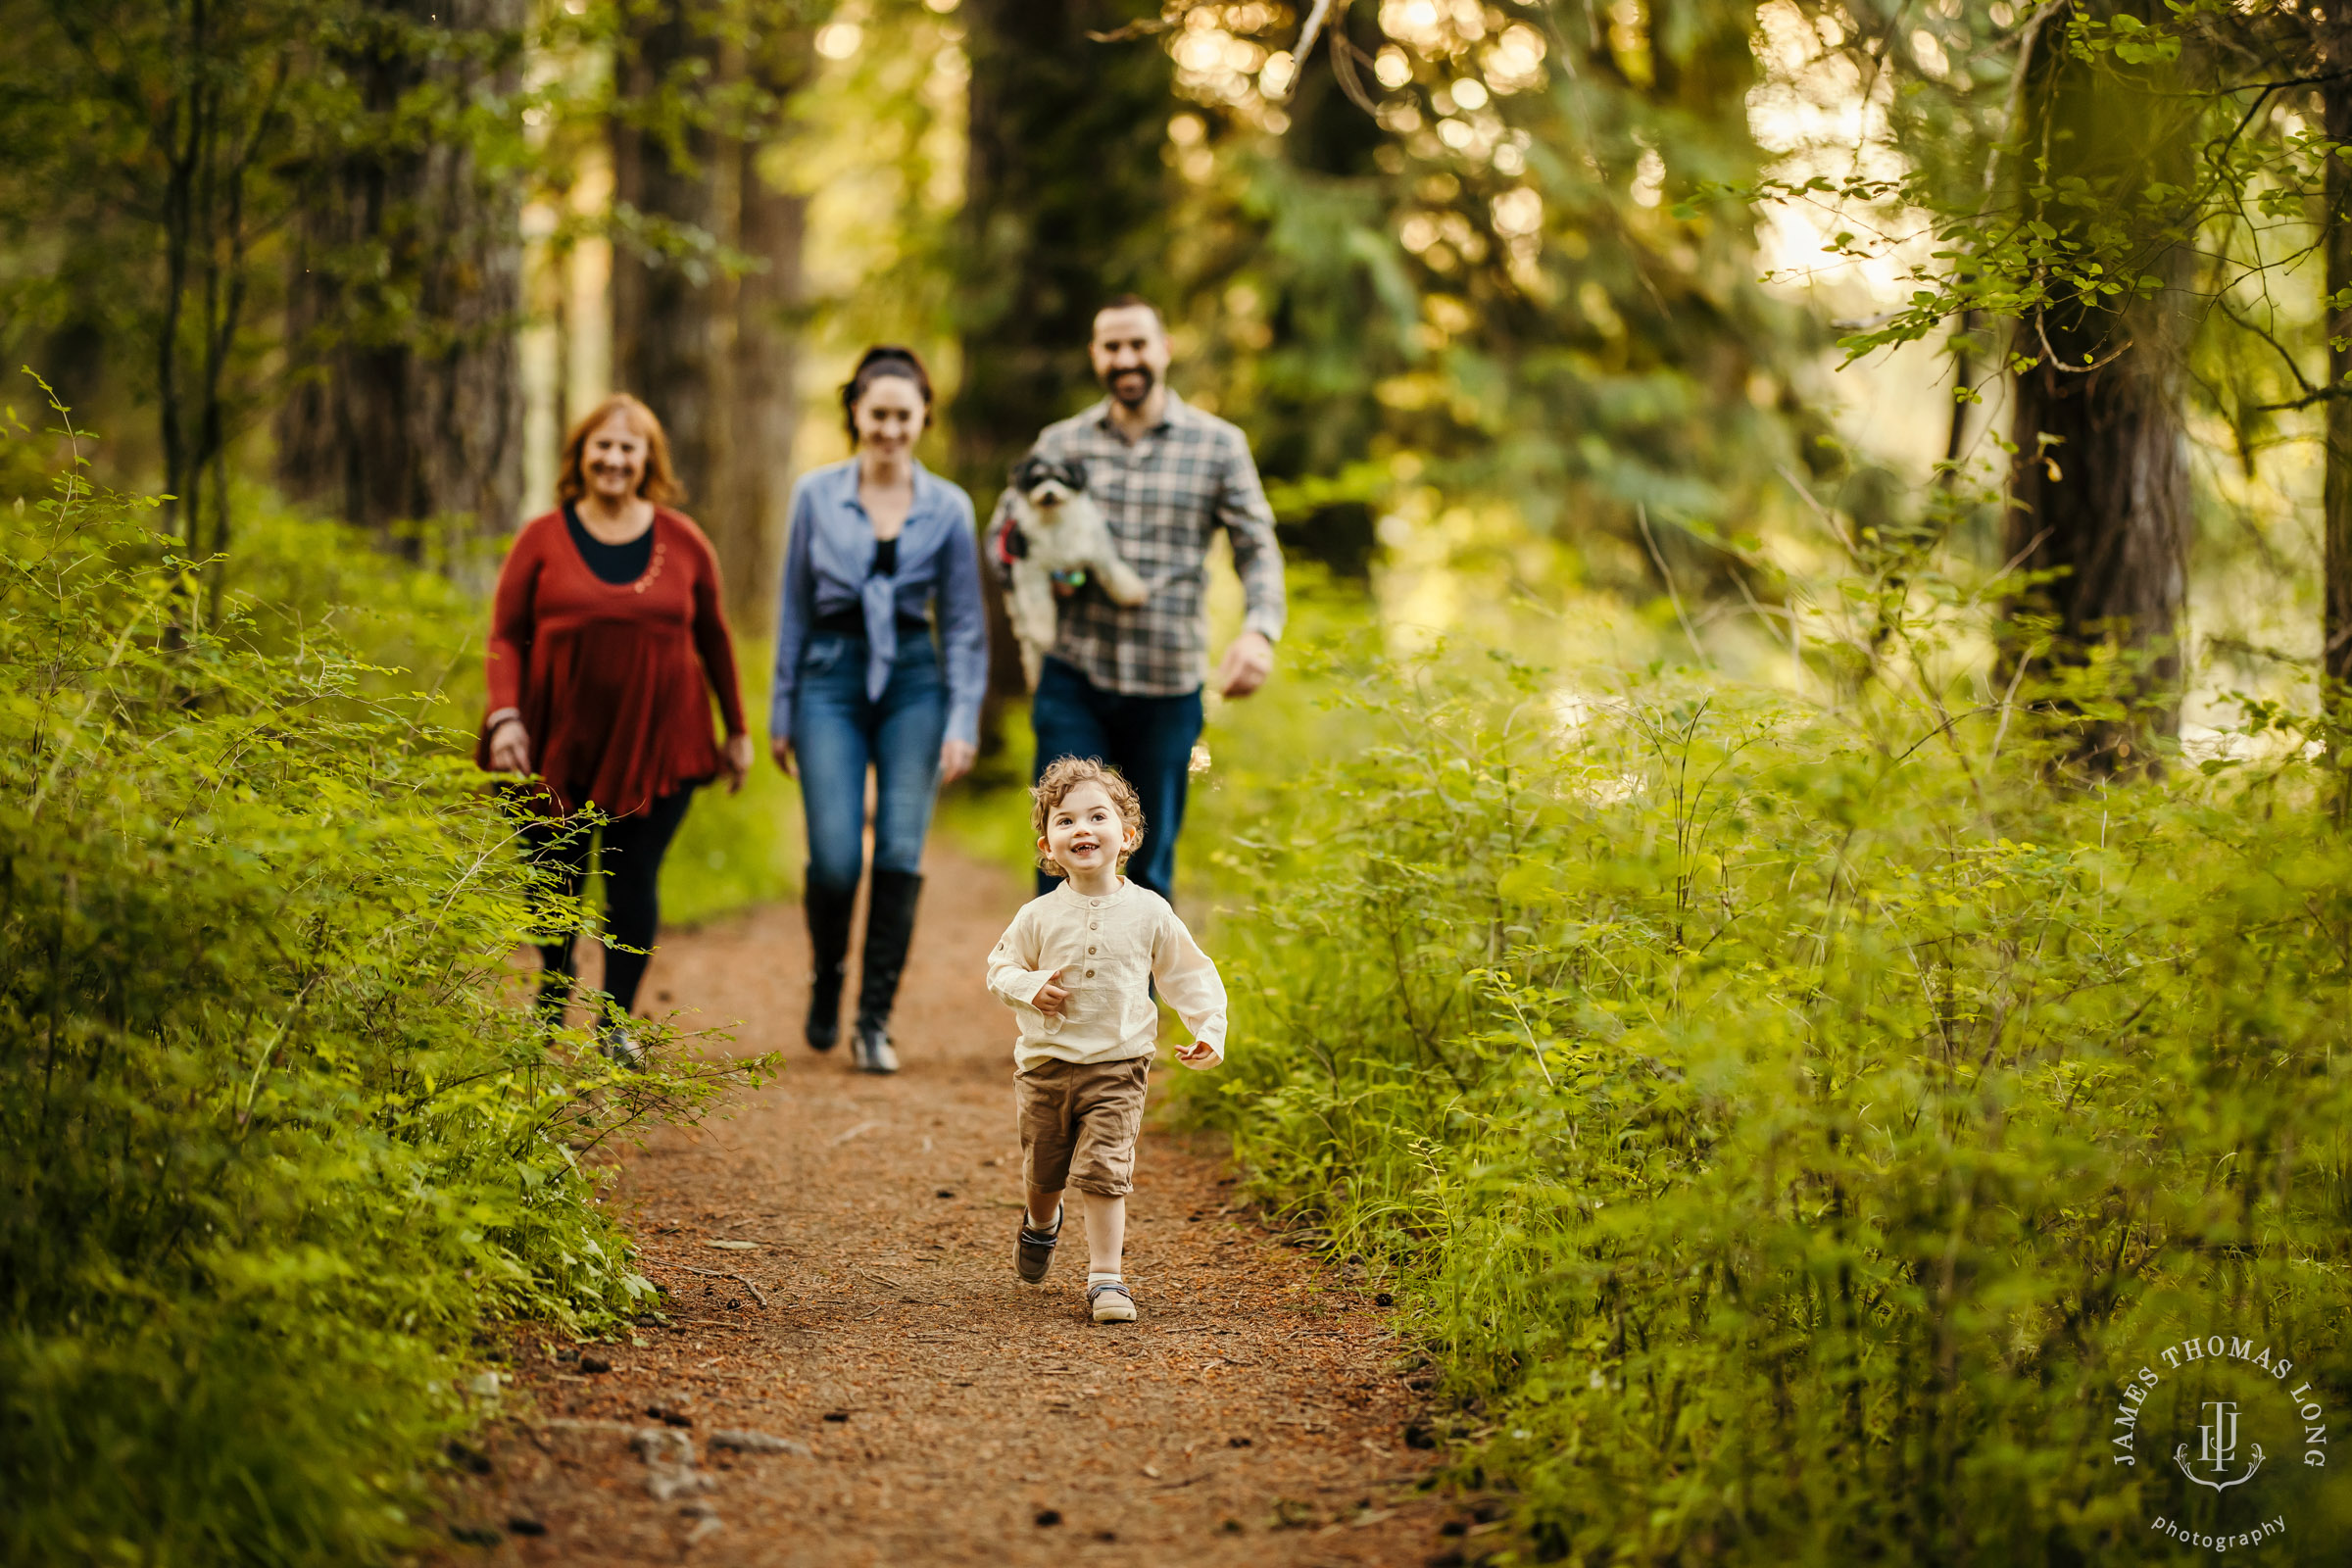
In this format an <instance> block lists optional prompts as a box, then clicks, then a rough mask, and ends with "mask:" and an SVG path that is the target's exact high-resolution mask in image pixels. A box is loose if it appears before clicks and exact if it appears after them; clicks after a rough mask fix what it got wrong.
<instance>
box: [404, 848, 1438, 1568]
mask: <svg viewBox="0 0 2352 1568" xmlns="http://www.w3.org/2000/svg"><path fill="white" fill-rule="evenodd" d="M929 871H930V875H929V879H928V881H927V882H926V885H925V888H924V892H923V904H922V908H921V913H920V919H919V921H918V924H917V926H916V932H915V948H914V952H913V954H912V956H911V959H910V962H909V964H908V973H907V984H906V987H905V990H904V993H903V996H902V999H901V1003H900V1007H899V1013H898V1016H897V1017H896V1018H895V1019H894V1020H893V1025H892V1029H893V1034H894V1036H895V1038H896V1039H897V1041H898V1043H899V1048H900V1055H901V1057H902V1059H903V1060H904V1061H905V1063H906V1070H905V1071H904V1072H902V1073H901V1074H899V1075H898V1076H897V1077H895V1078H871V1077H863V1076H859V1075H858V1074H855V1073H853V1072H851V1071H850V1070H849V1066H848V1062H847V1060H846V1055H847V1054H846V1053H843V1052H837V1053H835V1054H832V1055H830V1056H819V1055H815V1054H811V1053H810V1052H809V1050H808V1049H807V1048H806V1047H805V1046H803V1045H802V1044H801V1042H800V1038H799V1036H800V1019H801V1015H802V1013H803V1011H804V1010H805V1008H806V1006H807V990H806V979H805V977H806V975H807V973H808V967H809V960H808V952H807V944H806V941H805V938H804V934H803V928H802V924H801V916H800V911H799V910H798V909H797V908H794V907H778V908H768V909H761V910H757V911H754V912H752V913H750V914H748V915H745V916H742V917H740V918H737V919H733V920H729V921H727V922H724V923H721V924H717V925H714V926H711V927H709V928H706V929H703V930H700V931H690V932H673V933H670V934H669V935H668V936H667V938H666V939H665V940H664V942H663V944H662V948H661V950H660V951H659V952H658V953H657V954H656V956H655V958H654V962H653V974H652V976H651V977H650V984H649V986H648V994H649V995H655V996H659V995H661V994H662V993H663V992H667V993H669V994H670V995H671V997H672V998H673V999H674V1001H673V1003H672V1005H675V1006H677V1007H678V1008H680V1009H681V1013H682V1015H681V1017H680V1018H679V1020H678V1021H679V1022H680V1023H682V1024H684V1025H686V1026H687V1027H690V1028H692V1027H719V1028H727V1029H729V1030H730V1031H731V1032H732V1033H733V1034H734V1036H735V1045H734V1047H733V1049H735V1050H738V1051H743V1052H754V1051H767V1050H782V1051H785V1052H787V1054H788V1055H789V1059H790V1063H791V1065H790V1068H789V1070H788V1071H787V1072H786V1073H785V1074H784V1075H783V1076H782V1077H781V1078H780V1079H778V1080H777V1081H776V1082H774V1083H772V1084H771V1085H769V1086H768V1088H766V1089H765V1090H763V1091H762V1092H760V1094H759V1095H757V1096H753V1097H748V1098H747V1099H746V1100H745V1101H744V1102H743V1103H741V1104H740V1105H739V1106H738V1107H737V1109H736V1112H735V1114H734V1115H733V1116H732V1117H730V1118H729V1119H725V1120H719V1121H714V1122H712V1123H711V1124H710V1125H708V1126H706V1127H704V1128H702V1129H700V1130H697V1131H693V1132H678V1131H665V1132H662V1133H660V1134H658V1135H656V1136H655V1137H654V1138H653V1139H652V1140H651V1142H650V1143H649V1145H648V1146H647V1147H646V1148H645V1149H644V1150H642V1151H640V1152H636V1153H634V1154H632V1155H631V1156H630V1157H629V1158H628V1159H627V1160H626V1162H625V1167H624V1174H623V1178H622V1181H621V1184H620V1191H619V1197H618V1199H617V1201H619V1202H621V1203H623V1204H624V1205H627V1206H628V1207H629V1208H630V1209H632V1210H633V1218H632V1222H633V1224H634V1226H635V1228H636V1231H637V1234H638V1237H639V1240H640V1245H641V1247H642V1249H643V1256H642V1259H641V1266H642V1267H643V1269H644V1271H645V1272H646V1274H647V1275H648V1276H649V1277H651V1278H652V1279H654V1280H656V1281H659V1282H660V1283H661V1284H662V1285H663V1286H665V1287H666V1288H667V1289H668V1291H669V1293H670V1294H669V1297H668V1299H667V1303H666V1311H667V1315H668V1317H669V1319H670V1321H669V1322H668V1323H667V1324H662V1325H645V1326H641V1327H639V1328H638V1329H637V1330H636V1331H635V1336H634V1337H635V1340H636V1341H637V1343H636V1344H624V1345H620V1346H616V1347H594V1348H579V1353H577V1354H576V1355H575V1356H574V1358H573V1359H570V1360H564V1359H562V1358H561V1356H562V1355H563V1354H564V1353H565V1352H568V1351H571V1350H572V1349H573V1348H572V1347H569V1346H565V1345H560V1344H559V1345H540V1344H537V1343H535V1342H526V1343H525V1344H523V1345H520V1346H518V1347H517V1348H516V1349H517V1353H516V1355H515V1362H514V1364H513V1365H512V1367H510V1368H509V1372H510V1374H511V1377H512V1388H511V1389H510V1391H509V1397H508V1403H509V1413H510V1415H511V1416H512V1417H513V1420H512V1424H510V1425H509V1426H507V1427H505V1428H504V1429H502V1430H501V1432H500V1433H498V1434H496V1435H495V1436H496V1441H495V1442H494V1443H492V1444H491V1447H492V1449H493V1453H494V1456H495V1458H496V1461H497V1462H496V1465H495V1467H494V1469H493V1471H492V1473H491V1474H490V1475H488V1476H486V1477H483V1478H481V1479H478V1480H474V1481H470V1482H467V1483H466V1488H467V1495H466V1501H467V1504H468V1506H469V1507H470V1508H472V1509H473V1511H475V1512H478V1513H480V1514H482V1515H484V1516H487V1517H495V1518H519V1519H527V1520H530V1521H532V1522H535V1523H537V1524H539V1525H540V1526H541V1527H542V1528H543V1530H544V1532H545V1533H544V1534H543V1535H535V1536H532V1535H523V1534H521V1533H519V1532H518V1533H516V1534H515V1535H514V1536H511V1537H510V1538H509V1539H507V1540H506V1541H505V1542H503V1543H502V1544H500V1545H499V1546H497V1547H496V1548H495V1550H492V1551H487V1552H485V1551H480V1550H468V1551H466V1552H465V1553H463V1554H462V1555H452V1556H451V1557H449V1558H448V1559H447V1560H448V1561H449V1562H451V1563H453V1564H454V1563H457V1562H460V1561H463V1562H466V1563H476V1564H478V1563H482V1562H485V1561H496V1562H502V1563H531V1564H538V1563H549V1564H553V1563H564V1564H569V1565H586V1568H620V1565H624V1564H630V1565H633V1564H652V1563H662V1564H669V1563H675V1562H678V1561H679V1560H680V1559H681V1555H682V1554H683V1555H684V1556H685V1557H686V1558H688V1559H689V1560H691V1561H692V1562H694V1563H698V1564H704V1563H711V1564H725V1563H742V1564H747V1565H748V1564H779V1565H782V1564H790V1565H801V1564H807V1565H810V1568H817V1565H822V1568H834V1565H843V1568H851V1565H868V1564H870V1565H874V1568H884V1565H888V1568H900V1565H912V1564H921V1565H929V1564H961V1563H970V1564H975V1565H985V1568H1031V1565H1035V1568H1070V1565H1071V1564H1072V1563H1073V1562H1075V1563H1085V1562H1090V1561H1100V1562H1103V1563H1114V1562H1119V1563H1123V1562H1127V1561H1152V1562H1166V1563H1177V1564H1183V1565H1186V1568H1192V1565H1231V1568H1283V1565H1289V1564H1301V1565H1303V1564H1335V1563H1366V1564H1371V1563H1377V1564H1419V1563H1422V1562H1424V1561H1426V1560H1428V1559H1429V1558H1430V1557H1431V1556H1432V1555H1435V1554H1437V1553H1439V1552H1440V1551H1441V1549H1442V1548H1443V1547H1444V1546H1446V1545H1447V1544H1450V1543H1447V1542H1446V1541H1444V1540H1443V1539H1442V1538H1441V1537H1440V1536H1439V1535H1438V1527H1439V1525H1440V1523H1441V1522H1442V1520H1443V1519H1444V1517H1445V1515H1446V1507H1445V1504H1444V1503H1443V1501H1442V1500H1441V1499H1440V1498H1439V1497H1436V1496H1433V1495H1426V1494H1424V1493H1422V1492H1421V1491H1419V1490H1418V1488H1417V1486H1416V1483H1417V1482H1418V1481H1419V1480H1420V1478H1421V1477H1422V1476H1424V1475H1425V1474H1426V1473H1427V1470H1428V1468H1429V1467H1430V1465H1431V1463H1432V1460H1433V1458H1434V1455H1432V1454H1430V1453H1428V1452H1426V1451H1423V1450H1419V1449H1416V1448H1414V1447H1412V1446H1408V1440H1407V1437H1406V1430H1407V1427H1408V1425H1409V1424H1410V1423H1412V1422H1414V1421H1415V1420H1416V1418H1417V1417H1418V1416H1419V1415H1420V1414H1421V1413H1422V1412H1421V1409H1420V1404H1419V1399H1418V1397H1417V1396H1416V1395H1415V1394H1414V1393H1413V1391H1412V1390H1410V1389H1408V1388H1407V1387H1405V1385H1404V1382H1403V1376H1404V1374H1403V1373H1402V1372H1401V1371H1399V1370H1398V1369H1397V1360H1398V1356H1399V1352H1400V1350H1401V1347H1400V1346H1399V1345H1398V1344H1397V1342H1396V1341H1395V1340H1394V1339H1393V1338H1392V1337H1390V1336H1389V1334H1388V1332H1387V1331H1386V1329H1385V1327H1384V1325H1383V1322H1382V1314H1381V1313H1380V1311H1379V1310H1378V1308H1376V1307H1374V1306H1373V1304H1372V1300H1371V1295H1370V1293H1369V1291H1368V1290H1367V1289H1359V1288H1358V1287H1357V1285H1356V1284H1354V1283H1351V1282H1348V1281H1345V1280H1343V1279H1342V1278H1341V1277H1340V1275H1339V1274H1338V1272H1336V1271H1333V1270H1330V1269H1326V1268H1324V1267H1322V1266H1320V1265H1319V1264H1317V1263H1316V1262H1315V1261H1314V1260H1313V1259H1312V1258H1311V1257H1309V1256H1308V1255H1306V1254H1305V1253H1304V1252H1302V1251H1300V1250H1299V1249H1297V1248H1294V1247H1286V1246H1283V1245H1281V1241H1280V1239H1279V1238H1277V1237H1275V1236H1272V1235H1270V1234H1268V1233H1267V1232H1266V1231H1265V1230H1263V1229H1262V1228H1260V1227H1259V1226H1258V1225H1257V1224H1255V1223H1254V1222H1253V1221H1252V1220H1251V1219H1250V1216H1249V1215H1248V1214H1247V1213H1245V1212H1242V1211H1241V1210H1240V1206H1239V1205H1238V1203H1237V1202H1236V1201H1235V1199H1234V1197H1233V1191H1234V1189H1233V1185H1232V1180H1231V1178H1230V1176H1229V1175H1228V1173H1227V1172H1226V1171H1225V1170H1224V1169H1223V1168H1222V1166H1221V1164H1220V1162H1219V1159H1218V1158H1217V1150H1216V1149H1215V1148H1214V1146H1213V1145H1212V1144H1211V1143H1210V1142H1209V1141H1208V1140H1205V1139H1196V1138H1191V1137H1188V1136H1186V1135H1184V1134H1181V1133H1174V1132H1171V1131H1170V1130H1168V1128H1167V1127H1166V1126H1165V1125H1164V1124H1162V1122H1161V1121H1160V1120H1159V1118H1157V1117H1156V1116H1155V1117H1154V1118H1153V1120H1152V1123H1151V1124H1150V1125H1149V1126H1148V1127H1147V1130H1146V1132H1145V1135H1144V1144H1143V1150H1142V1155H1141V1158H1140V1159H1139V1160H1138V1162H1137V1173H1136V1188H1137V1190H1136V1193H1135V1196H1134V1197H1133V1198H1132V1199H1130V1200H1129V1202H1128V1238H1127V1256H1126V1273H1127V1278H1128V1280H1129V1281H1130V1283H1131V1284H1133V1286H1134V1287H1135V1291H1136V1299H1137V1301H1138V1304H1139V1305H1140V1306H1141V1307H1142V1310H1143V1319H1142V1321H1141V1322H1139V1323H1136V1324H1134V1325H1130V1326H1116V1327H1097V1326H1095V1325H1094V1324H1092V1323H1090V1322H1089V1321H1087V1316H1086V1311H1085V1285H1086V1273H1085V1267H1086V1258H1085V1244H1084V1242H1083V1239H1082V1238H1081V1237H1079V1236H1078V1235H1076V1234H1073V1237H1072V1241H1073V1243H1074V1244H1075V1245H1074V1246H1072V1247H1067V1248H1064V1249H1063V1255H1061V1256H1060V1257H1058V1258H1057V1259H1056V1260H1055V1263H1054V1272H1053V1273H1052V1274H1051V1275H1050V1276H1049V1277H1048V1279H1047V1282H1046V1284H1045V1285H1044V1286H1043V1287H1029V1286H1024V1285H1022V1284H1020V1283H1019V1282H1018V1280H1017V1279H1016V1278H1015V1277H1014V1275H1013V1271H1012V1255H1011V1254H1012V1234H1013V1229H1014V1226H1015V1225H1016V1224H1017V1223H1018V1218H1019V1209H1020V1204H1021V1191H1020V1158H1019V1145H1018V1141H1017V1140H1016V1138H1015V1137H1014V1134H1013V1130H1012V1088H1011V1075H1012V1025H1011V1020H1010V1017H1009V1015H1008V1014H1007V1013H1006V1012H1005V1008H1004V1007H1003V1006H1002V1005H999V1004H998V1003H996V1002H995V1001H994V1000H993V999H991V998H990V997H989V996H988V994H987V992H986V990H985V988H984V987H983V985H982V984H981V978H980V976H981V964H982V959H983V956H984V955H985V954H986V953H987V951H988V949H989V947H990V946H991V945H992V944H993V943H994V942H995V940H996V938H997V936H998V934H999V933H1000V932H1001V931H1002V930H1003V929H1004V926H1005V922H1006V921H1007V920H1008V919H1010V918H1011V915H1012V912H1013V910H1014V909H1015V908H1017V907H1018V906H1019V901H1020V899H1021V898H1022V897H1023V896H1024V894H1023V890H1022V889H1021V887H1020V886H1018V885H1017V884H1016V882H1015V879H1014V878H1013V877H1011V876H1009V875H1008V874H1006V873H1005V872H1004V871H1002V870H1000V869H998V868H996V867H993V866H989V865H985V864H981V863H978V862H975V861H973V860H970V859H968V858H963V857H960V856H958V855H956V854H954V853H953V852H951V851H949V850H948V849H946V847H945V846H940V845H935V846H934V847H933V851H932V854H931V857H930V864H929ZM856 951H857V950H856V947H855V945H853V947H852V952H853V953H855V952H856ZM848 989H849V995H850V996H852V997H855V996H856V995H857V982H856V978H855V977H854V976H853V977H852V979H851V982H850V985H849V988H848ZM1250 1049H1253V1043H1252V1042H1250V1041H1248V1040H1242V1041H1238V1042H1237V1043H1236V1045H1235V1050H1236V1051H1237V1052H1238V1051H1248V1050H1250ZM1268 1049H1271V1048H1268ZM1181 1070H1183V1069H1180V1068H1176V1067H1174V1066H1172V1065H1166V1064H1163V1065H1162V1066H1161V1067H1159V1068H1155V1069H1154V1071H1153V1074H1152V1084H1153V1090H1154V1096H1155V1098H1156V1095H1157V1092H1158V1090H1159V1089H1160V1088H1161V1087H1162V1085H1163V1083H1164V1081H1165V1079H1166V1077H1167V1075H1168V1074H1170V1073H1173V1072H1176V1071H1181ZM712 1242H728V1243H733V1244H736V1245H734V1246H731V1247H727V1248H724V1249H713V1248H712V1247H711V1245H710V1244H711V1243H712ZM722 1256H723V1257H724V1258H725V1259H726V1262H725V1264H724V1265H723V1268H724V1269H725V1270H726V1271H727V1272H726V1274H724V1275H722V1274H719V1273H717V1272H716V1271H715V1270H714V1260H715V1259H716V1258H718V1257H722ZM736 1274H740V1275H741V1276H742V1278H741V1280H738V1279H736V1278H734V1277H732V1276H733V1275H736ZM752 1286H756V1287H757V1297H758V1298H761V1299H764V1303H763V1302H762V1300H761V1299H755V1293H754V1291H753V1290H752V1289H750V1288H747V1287H752ZM592 1366H593V1367H594V1369H595V1370H594V1371H593V1372H592V1371H590V1370H588V1369H589V1368H591V1367H592ZM607 1368H609V1370H607ZM654 1408H659V1409H660V1410H662V1412H664V1413H666V1414H667V1415H669V1416H671V1417H672V1418H673V1419H674V1418H678V1417H689V1418H690V1419H691V1420H692V1421H693V1422H694V1427H693V1429H692V1430H691V1431H690V1430H687V1429H685V1428H682V1427H680V1426H676V1425H668V1424H662V1425H655V1424H653V1423H652V1422H650V1421H649V1419H648V1411H649V1409H654ZM655 1419H656V1420H659V1419H660V1417H656V1418H655ZM695 1432H703V1433H706V1434H707V1438H706V1441H705V1442H704V1443H703V1444H702V1445H701V1448H702V1453H701V1457H700V1462H699V1463H698V1462H697V1459H696V1448H697V1445H696V1444H695V1442H694V1433H695ZM632 1446H642V1448H643V1449H644V1450H645V1451H644V1452H643V1456H642V1457H640V1455H639V1453H637V1452H633V1451H632ZM649 1483H659V1485H658V1486H655V1487H652V1488H650V1489H649ZM656 1492H658V1493H660V1494H662V1495H659V1496H658V1495H653V1493H656ZM722 1516H723V1519H724V1525H723V1528H722V1527H721V1525H720V1520H721V1518H722Z"/></svg>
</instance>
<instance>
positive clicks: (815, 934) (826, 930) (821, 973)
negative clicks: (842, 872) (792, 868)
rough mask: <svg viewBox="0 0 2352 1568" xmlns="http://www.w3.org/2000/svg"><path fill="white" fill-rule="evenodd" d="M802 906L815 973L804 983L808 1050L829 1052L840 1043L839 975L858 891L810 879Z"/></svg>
mask: <svg viewBox="0 0 2352 1568" xmlns="http://www.w3.org/2000/svg"><path fill="white" fill-rule="evenodd" d="M802 903H803V904H804V905H806V906H807V907H808V910H809V956H810V957H811V958H812V959H814V961H815V966H816V967H815V973H814V974H813V975H812V976H810V978H809V1049H810V1050H811V1051H831V1050H832V1049H833V1047H834V1045H835V1044H836V1043H837V1042H838V1041H839V1040H840V1039H841V982H842V971H843V970H844V969H845V968H846V967H847V966H848V961H849V956H850V915H851V912H852V911H853V910H855V909H856V908H857V907H858V890H857V889H856V888H851V889H850V890H849V891H848V892H846V893H844V892H842V891H840V890H839V889H836V888H826V887H819V886H818V885H817V884H816V882H815V880H814V879H813V878H812V879H810V880H809V883H808V892H807V893H806V894H804V895H803V897H802Z"/></svg>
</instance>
